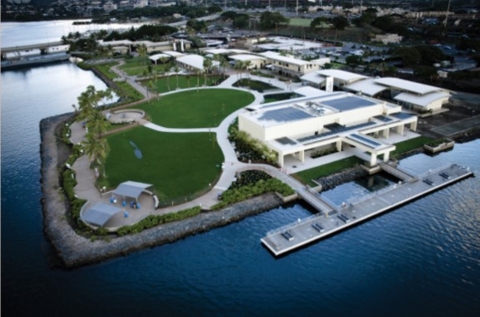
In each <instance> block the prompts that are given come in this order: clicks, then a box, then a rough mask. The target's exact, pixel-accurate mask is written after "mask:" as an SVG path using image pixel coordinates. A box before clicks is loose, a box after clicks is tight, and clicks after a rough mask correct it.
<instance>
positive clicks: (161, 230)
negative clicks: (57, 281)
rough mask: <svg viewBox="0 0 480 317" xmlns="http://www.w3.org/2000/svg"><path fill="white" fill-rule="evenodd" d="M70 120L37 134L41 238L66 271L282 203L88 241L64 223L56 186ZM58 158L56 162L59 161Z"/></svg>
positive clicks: (273, 200)
mask: <svg viewBox="0 0 480 317" xmlns="http://www.w3.org/2000/svg"><path fill="white" fill-rule="evenodd" d="M71 116H72V114H65V115H59V116H55V117H50V118H47V119H43V120H42V121H41V122H40V133H41V148H40V154H41V172H42V180H41V183H42V185H41V186H42V207H43V215H44V230H45V234H46V235H47V237H48V238H49V240H50V241H51V242H52V245H53V247H54V248H55V250H56V252H57V254H58V255H59V257H60V259H61V260H62V261H63V263H64V265H65V266H66V267H68V268H73V267H79V266H83V265H88V264H92V263H95V262H100V261H103V260H106V259H109V258H113V257H117V256H121V255H126V254H129V253H131V252H134V251H138V250H141V249H145V248H150V247H153V246H157V245H161V244H164V243H171V242H175V241H177V240H180V239H183V238H185V237H188V236H191V235H194V234H197V233H201V232H206V231H208V230H210V229H213V228H217V227H221V226H225V225H227V224H229V223H232V222H236V221H240V220H242V219H244V218H246V217H249V216H253V215H256V214H259V213H261V212H264V211H267V210H270V209H272V208H275V207H278V206H280V205H281V204H282V203H283V202H282V201H281V200H280V198H278V197H277V196H276V195H275V194H273V193H272V194H265V195H262V196H258V197H255V198H252V199H250V200H248V201H244V202H241V203H237V204H235V205H232V206H230V207H227V208H225V209H223V210H220V211H215V212H205V213H200V214H199V215H197V216H195V217H192V218H189V219H185V220H182V221H178V222H172V223H168V224H164V225H160V226H158V227H154V228H151V229H147V230H144V231H142V232H141V233H138V234H134V235H128V236H124V237H112V238H111V239H110V240H109V241H107V240H103V239H102V240H95V241H91V240H90V239H89V238H86V237H83V236H81V235H79V234H77V233H76V232H75V230H74V229H73V228H72V226H71V225H70V224H69V222H68V220H67V212H68V210H69V206H68V202H67V200H66V197H65V195H64V193H63V191H62V189H61V186H60V175H59V168H58V167H59V165H61V164H62V162H60V161H61V156H62V155H64V154H63V153H61V151H63V149H59V146H61V144H60V143H58V142H61V141H57V137H56V135H55V131H56V128H57V127H60V125H63V124H64V122H65V121H66V120H68V119H69V118H70V117H71ZM59 158H60V160H59Z"/></svg>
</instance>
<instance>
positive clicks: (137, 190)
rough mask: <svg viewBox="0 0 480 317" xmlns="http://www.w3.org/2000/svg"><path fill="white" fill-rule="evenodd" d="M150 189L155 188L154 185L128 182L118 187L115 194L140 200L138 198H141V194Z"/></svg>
mask: <svg viewBox="0 0 480 317" xmlns="http://www.w3.org/2000/svg"><path fill="white" fill-rule="evenodd" d="M149 187H153V185H152V184H145V183H139V182H132V181H128V182H124V183H121V184H120V185H118V187H117V189H115V190H114V191H113V193H114V194H115V195H119V196H123V197H130V198H135V200H136V199H138V196H140V194H141V193H142V192H143V191H144V190H145V189H147V188H149Z"/></svg>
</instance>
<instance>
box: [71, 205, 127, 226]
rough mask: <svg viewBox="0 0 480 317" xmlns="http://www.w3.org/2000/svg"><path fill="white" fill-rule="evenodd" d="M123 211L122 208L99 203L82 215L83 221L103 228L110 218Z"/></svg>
mask: <svg viewBox="0 0 480 317" xmlns="http://www.w3.org/2000/svg"><path fill="white" fill-rule="evenodd" d="M121 210H122V208H119V207H116V206H113V205H107V204H104V203H98V204H96V205H94V206H92V207H90V208H89V209H87V211H85V212H84V213H83V214H82V215H81V218H82V220H83V221H85V222H88V223H90V224H92V225H95V226H99V227H103V225H105V223H107V221H108V220H110V218H112V217H113V216H114V215H115V214H116V213H117V212H119V211H121Z"/></svg>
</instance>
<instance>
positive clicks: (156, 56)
mask: <svg viewBox="0 0 480 317" xmlns="http://www.w3.org/2000/svg"><path fill="white" fill-rule="evenodd" d="M148 58H149V59H151V60H152V61H158V60H159V59H161V58H168V59H170V58H172V56H170V55H168V54H163V53H162V54H155V55H151V56H149V57H148Z"/></svg>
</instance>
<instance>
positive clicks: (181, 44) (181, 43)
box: [180, 39, 185, 52]
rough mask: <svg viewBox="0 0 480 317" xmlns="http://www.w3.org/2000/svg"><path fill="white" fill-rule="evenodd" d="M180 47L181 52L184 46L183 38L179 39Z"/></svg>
mask: <svg viewBox="0 0 480 317" xmlns="http://www.w3.org/2000/svg"><path fill="white" fill-rule="evenodd" d="M180 49H181V51H182V52H183V51H184V50H185V47H184V46H183V39H181V40H180Z"/></svg>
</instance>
